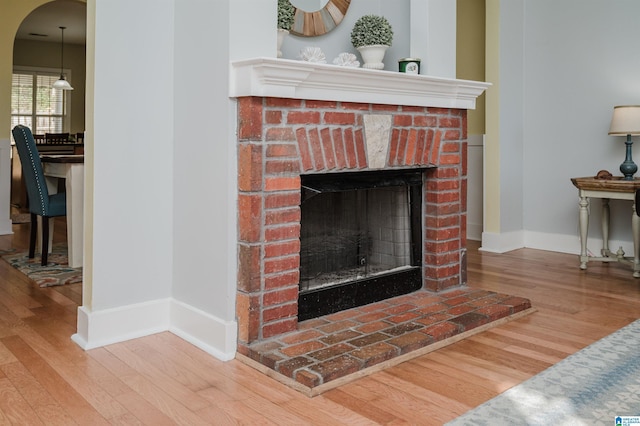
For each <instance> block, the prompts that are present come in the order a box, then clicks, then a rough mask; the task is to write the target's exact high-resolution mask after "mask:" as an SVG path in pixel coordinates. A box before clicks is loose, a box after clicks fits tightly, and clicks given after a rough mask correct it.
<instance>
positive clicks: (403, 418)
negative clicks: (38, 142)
mask: <svg viewBox="0 0 640 426" xmlns="http://www.w3.org/2000/svg"><path fill="white" fill-rule="evenodd" d="M14 229H15V234H14V235H12V236H1V237H0V249H7V248H10V247H15V248H18V249H21V248H24V247H26V245H27V240H26V237H27V234H28V225H14ZM56 229H57V230H56V236H55V237H54V241H55V239H59V240H60V239H61V240H64V233H63V232H64V224H62V226H58V224H56ZM469 245H470V249H469V255H468V272H469V274H468V275H469V283H470V285H471V286H473V287H478V288H483V289H487V290H492V291H498V292H504V293H508V294H512V295H515V296H522V297H526V298H529V299H530V300H531V302H532V304H533V306H534V307H535V308H537V310H538V312H536V313H534V314H531V315H528V316H525V317H523V318H520V319H517V320H514V321H511V322H508V323H506V324H503V325H500V326H498V327H495V328H492V329H490V330H488V331H485V332H483V333H480V334H478V335H475V336H473V337H471V338H468V339H466V340H463V341H461V342H458V343H455V344H452V345H450V346H447V347H445V348H443V349H440V350H437V351H435V352H432V353H429V354H427V355H424V356H421V357H419V358H416V359H414V360H411V361H408V362H405V363H403V364H400V365H398V366H395V367H392V368H389V369H387V370H385V371H382V372H378V373H375V374H372V375H370V376H368V377H365V378H362V379H360V380H356V381H354V382H352V383H349V384H346V385H343V386H341V387H339V388H337V389H334V390H330V391H328V392H326V393H324V394H322V395H320V396H317V397H315V398H307V397H306V396H304V395H302V394H300V393H299V392H297V391H294V390H292V389H290V388H288V387H286V386H284V385H282V384H280V383H278V382H276V381H274V380H272V379H270V378H268V377H266V376H264V375H262V374H261V373H259V372H257V371H256V370H253V369H252V368H251V367H249V366H247V365H245V364H243V363H241V362H238V361H235V360H234V361H230V362H226V363H225V362H221V361H218V360H216V359H215V358H213V357H211V356H210V355H208V354H206V353H204V352H202V351H201V350H199V349H198V348H196V347H194V346H192V345H190V344H189V343H186V342H185V341H183V340H181V339H180V338H178V337H176V336H174V335H172V334H171V333H168V332H167V333H160V334H156V335H153V336H148V337H144V338H140V339H136V340H132V341H128V342H124V343H119V344H114V345H110V346H107V347H104V348H99V349H94V350H91V351H86V352H85V351H83V350H82V349H80V348H79V347H78V346H76V345H75V344H74V343H73V342H72V341H71V340H70V336H71V334H73V333H74V332H75V320H76V309H77V307H78V304H79V303H81V291H82V288H81V286H80V285H70V286H64V287H54V288H48V289H41V288H39V287H37V286H35V285H34V284H33V283H32V282H30V281H29V280H28V279H27V278H26V277H25V276H24V275H22V274H20V273H19V272H18V271H17V270H15V269H13V268H12V267H11V266H9V265H8V264H7V263H6V262H4V261H0V277H1V278H0V279H1V281H0V424H18V425H24V424H29V425H36V424H47V425H70V424H79V425H89V424H91V425H101V424H105V425H106V424H112V425H118V424H123V425H176V424H177V425H234V424H252V425H253V424H262V425H304V424H308V425H336V424H350V425H351V424H355V425H368V424H385V425H386V424H389V425H402V424H419V425H431V424H433V425H439V424H442V423H444V422H446V421H448V420H451V419H453V418H455V417H456V416H458V415H460V414H462V413H464V412H465V411H467V410H468V409H470V408H472V407H475V406H477V405H479V404H482V403H483V402H485V401H487V400H488V399H490V398H492V397H493V396H495V395H497V394H499V393H501V392H503V391H505V390H506V389H508V388H510V387H512V386H514V385H516V384H518V383H520V382H522V381H523V380H526V379H527V378H529V377H531V376H533V375H535V374H536V373H538V372H540V371H542V370H544V369H545V368H547V367H549V366H551V365H553V364H554V363H556V362H558V361H560V360H561V359H563V358H565V357H567V356H568V355H570V354H572V353H574V352H576V351H578V350H580V349H581V348H583V347H585V346H587V345H588V344H590V343H592V342H594V341H596V340H598V339H600V338H602V337H604V336H606V335H607V334H609V333H611V332H613V331H615V330H617V329H619V328H621V327H622V326H624V325H626V324H628V323H630V322H632V321H633V320H635V319H637V318H639V317H640V280H637V279H634V278H632V276H631V270H630V269H629V267H628V266H626V265H622V264H596V263H593V264H589V268H588V269H587V270H586V271H581V270H580V269H579V268H578V259H577V256H574V255H565V254H558V253H552V252H545V251H539V250H531V249H522V250H515V251H513V252H510V253H507V254H502V255H498V254H492V253H483V252H479V251H478V244H477V243H475V242H470V243H469Z"/></svg>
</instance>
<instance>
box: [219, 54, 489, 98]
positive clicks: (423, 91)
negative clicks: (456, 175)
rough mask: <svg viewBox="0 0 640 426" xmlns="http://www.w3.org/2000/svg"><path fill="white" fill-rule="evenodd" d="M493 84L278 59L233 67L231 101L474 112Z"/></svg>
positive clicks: (254, 60)
mask: <svg viewBox="0 0 640 426" xmlns="http://www.w3.org/2000/svg"><path fill="white" fill-rule="evenodd" d="M489 86H491V83H484V82H478V81H470V80H456V79H450V78H443V77H432V76H427V75H415V74H405V73H400V72H391V71H379V70H370V69H364V68H348V67H340V66H337V65H328V64H318V63H312V62H305V61H295V60H290V59H275V58H253V59H246V60H241V61H235V62H231V75H230V84H229V96H230V97H232V98H238V97H243V96H258V97H275V98H293V99H312V100H324V101H341V102H360V103H372V104H388V105H411V106H425V107H441V108H459V109H475V107H476V98H477V97H478V96H480V95H481V94H482V92H484V90H486V89H487V88H488V87H489Z"/></svg>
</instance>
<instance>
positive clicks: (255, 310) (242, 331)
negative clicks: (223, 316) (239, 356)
mask: <svg viewBox="0 0 640 426" xmlns="http://www.w3.org/2000/svg"><path fill="white" fill-rule="evenodd" d="M259 305H260V300H259V298H258V297H257V296H250V295H248V294H246V293H242V292H238V294H237V296H236V317H237V318H238V340H239V341H240V342H246V343H250V342H252V341H254V340H256V339H258V336H259V332H260V311H259Z"/></svg>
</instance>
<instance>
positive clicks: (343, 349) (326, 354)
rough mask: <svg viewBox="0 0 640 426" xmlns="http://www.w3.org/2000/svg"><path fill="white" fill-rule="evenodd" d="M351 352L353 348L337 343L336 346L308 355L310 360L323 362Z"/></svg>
mask: <svg viewBox="0 0 640 426" xmlns="http://www.w3.org/2000/svg"><path fill="white" fill-rule="evenodd" d="M352 350H353V346H351V345H347V344H346V343H338V344H337V345H331V346H328V347H326V348H323V349H319V350H317V351H313V352H310V353H309V354H308V355H309V356H310V357H311V358H314V359H317V360H318V361H325V360H327V359H329V358H334V357H336V356H339V355H344V354H345V353H348V352H351V351H352Z"/></svg>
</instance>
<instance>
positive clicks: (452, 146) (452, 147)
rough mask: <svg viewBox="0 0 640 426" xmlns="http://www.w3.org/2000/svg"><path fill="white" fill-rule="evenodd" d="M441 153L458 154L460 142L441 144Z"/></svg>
mask: <svg viewBox="0 0 640 426" xmlns="http://www.w3.org/2000/svg"><path fill="white" fill-rule="evenodd" d="M442 152H460V142H445V143H443V144H442Z"/></svg>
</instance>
